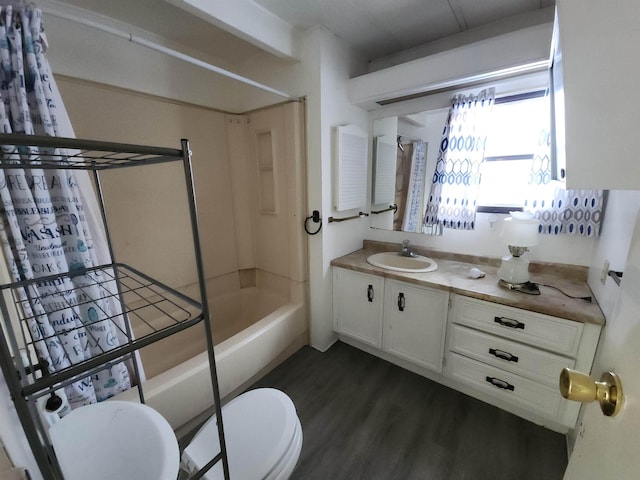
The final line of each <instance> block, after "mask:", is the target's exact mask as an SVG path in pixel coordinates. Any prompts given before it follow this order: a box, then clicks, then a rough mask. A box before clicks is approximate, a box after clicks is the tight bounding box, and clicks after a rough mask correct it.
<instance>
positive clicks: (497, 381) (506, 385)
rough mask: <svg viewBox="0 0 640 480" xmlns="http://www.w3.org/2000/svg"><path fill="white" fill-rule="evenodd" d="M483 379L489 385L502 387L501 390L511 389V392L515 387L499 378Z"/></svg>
mask: <svg viewBox="0 0 640 480" xmlns="http://www.w3.org/2000/svg"><path fill="white" fill-rule="evenodd" d="M485 380H486V381H487V382H489V383H490V384H491V385H493V386H495V387H498V388H502V389H503V390H511V391H512V392H513V391H514V390H515V389H516V387H514V386H513V385H511V384H510V383H509V382H505V381H504V380H500V379H499V378H495V377H487V378H485Z"/></svg>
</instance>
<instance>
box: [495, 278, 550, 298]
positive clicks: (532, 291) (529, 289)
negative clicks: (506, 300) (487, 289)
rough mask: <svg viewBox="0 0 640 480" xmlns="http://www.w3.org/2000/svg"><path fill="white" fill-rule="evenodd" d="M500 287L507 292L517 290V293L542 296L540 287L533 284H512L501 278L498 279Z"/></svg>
mask: <svg viewBox="0 0 640 480" xmlns="http://www.w3.org/2000/svg"><path fill="white" fill-rule="evenodd" d="M498 285H500V286H501V287H502V288H506V289H507V290H515V291H516V292H522V293H528V294H529V295H540V289H539V288H538V285H537V284H535V283H531V282H524V283H510V282H507V281H505V280H502V279H501V278H500V279H498Z"/></svg>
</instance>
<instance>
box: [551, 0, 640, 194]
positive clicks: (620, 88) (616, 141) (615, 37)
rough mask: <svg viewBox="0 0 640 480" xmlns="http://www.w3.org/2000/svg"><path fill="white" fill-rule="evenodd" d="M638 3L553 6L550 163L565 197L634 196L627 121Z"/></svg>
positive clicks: (636, 72)
mask: <svg viewBox="0 0 640 480" xmlns="http://www.w3.org/2000/svg"><path fill="white" fill-rule="evenodd" d="M639 16H640V3H638V2H637V0H619V1H617V2H615V3H610V2H601V1H595V0H563V1H561V2H557V7H556V18H555V22H554V33H553V41H552V50H551V62H552V65H551V80H552V85H551V87H552V88H551V91H552V99H553V103H554V108H553V112H554V120H555V127H554V132H555V143H556V147H555V152H554V154H555V156H556V160H557V169H558V171H560V174H559V177H562V174H563V169H564V168H565V165H566V185H567V188H571V189H591V188H595V189H638V188H640V163H638V162H637V161H636V160H635V159H636V156H637V147H636V145H635V142H633V141H631V140H632V139H633V138H635V137H636V125H635V122H634V121H633V116H634V112H635V111H636V108H635V106H637V104H638V100H637V99H636V97H635V95H634V92H635V91H636V88H637V79H638V77H640V63H638V62H637V61H632V60H630V59H635V58H636V57H637V45H638V43H639V42H640V29H638V26H637V21H638V17H639Z"/></svg>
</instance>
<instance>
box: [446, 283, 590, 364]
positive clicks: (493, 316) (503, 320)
mask: <svg viewBox="0 0 640 480" xmlns="http://www.w3.org/2000/svg"><path fill="white" fill-rule="evenodd" d="M453 306H454V307H453V315H452V320H453V322H454V323H457V324H460V325H467V326H470V327H474V328H476V329H478V330H484V331H486V332H489V333H493V334H496V335H500V336H502V337H506V338H510V339H514V340H517V341H519V342H524V343H528V344H529V345H533V346H535V347H540V348H544V349H546V350H551V351H554V352H557V353H561V354H564V355H568V356H571V357H575V355H576V353H577V351H578V346H579V344H580V337H581V336H582V329H583V324H582V323H580V322H572V321H570V320H564V319H561V318H556V317H551V316H549V315H543V314H540V313H534V312H528V311H526V310H521V309H519V308H513V307H508V306H506V305H499V304H496V303H490V302H485V301H482V300H477V299H475V298H469V297H464V296H460V295H456V296H455V298H454V303H453Z"/></svg>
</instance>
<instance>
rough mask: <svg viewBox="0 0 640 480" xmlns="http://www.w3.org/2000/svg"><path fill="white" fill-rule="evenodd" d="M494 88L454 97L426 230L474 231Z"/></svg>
mask: <svg viewBox="0 0 640 480" xmlns="http://www.w3.org/2000/svg"><path fill="white" fill-rule="evenodd" d="M494 97H495V90H494V89H493V88H489V89H485V90H482V91H481V92H480V93H479V94H478V95H469V96H464V95H456V96H455V97H454V98H453V100H452V101H451V109H450V110H449V116H448V118H447V123H446V125H445V127H444V132H443V136H442V141H441V142H440V150H439V153H438V160H437V163H436V169H435V173H434V175H433V184H432V186H431V193H430V195H429V200H428V202H427V208H426V210H425V217H424V224H425V227H430V226H433V225H438V226H440V227H445V228H454V229H458V230H473V229H474V227H475V222H476V199H477V198H478V188H479V186H480V164H481V163H482V162H483V160H484V150H485V145H486V142H487V126H488V125H489V122H488V121H487V118H488V116H489V115H490V113H491V109H492V107H493V102H494Z"/></svg>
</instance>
